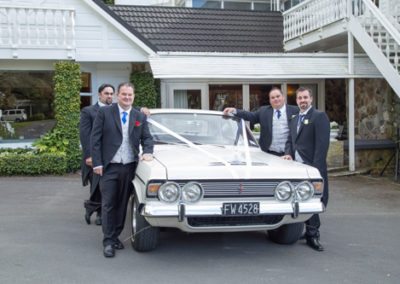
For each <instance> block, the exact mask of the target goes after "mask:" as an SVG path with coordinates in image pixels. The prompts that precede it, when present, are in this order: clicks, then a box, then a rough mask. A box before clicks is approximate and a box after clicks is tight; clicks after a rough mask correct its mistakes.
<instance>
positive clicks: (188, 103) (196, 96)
mask: <svg viewBox="0 0 400 284" xmlns="http://www.w3.org/2000/svg"><path fill="white" fill-rule="evenodd" d="M174 108H186V109H201V90H177V89H175V90H174Z"/></svg>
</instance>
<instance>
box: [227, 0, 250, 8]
mask: <svg viewBox="0 0 400 284" xmlns="http://www.w3.org/2000/svg"><path fill="white" fill-rule="evenodd" d="M224 9H231V10H251V3H243V2H233V1H224Z"/></svg>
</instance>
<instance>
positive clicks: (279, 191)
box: [275, 181, 293, 201]
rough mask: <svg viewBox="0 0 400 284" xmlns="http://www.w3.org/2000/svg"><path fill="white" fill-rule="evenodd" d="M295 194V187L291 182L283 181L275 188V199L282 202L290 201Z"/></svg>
mask: <svg viewBox="0 0 400 284" xmlns="http://www.w3.org/2000/svg"><path fill="white" fill-rule="evenodd" d="M292 194H293V185H292V184H291V183H290V182H289V181H283V182H281V183H280V184H278V185H277V187H276V188H275V198H276V199H278V200H280V201H286V200H288V199H289V198H290V197H291V196H292Z"/></svg>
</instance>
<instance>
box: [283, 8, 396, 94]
mask: <svg viewBox="0 0 400 284" xmlns="http://www.w3.org/2000/svg"><path fill="white" fill-rule="evenodd" d="M390 2H391V3H390ZM381 3H385V4H386V6H385V5H383V6H384V7H385V9H384V10H382V11H381V10H380V9H379V8H378V7H377V6H376V5H375V4H374V2H373V1H372V0H308V1H305V2H302V3H301V4H299V5H297V6H295V7H293V8H292V9H290V10H288V11H286V12H284V13H283V17H284V41H285V46H287V47H290V44H289V42H291V41H294V40H300V44H302V39H303V38H305V37H308V38H310V39H312V38H314V39H317V40H315V41H318V38H319V40H321V39H322V38H324V37H327V36H331V37H334V36H335V33H337V34H340V33H341V34H343V33H344V31H345V30H348V31H350V32H351V34H352V35H353V36H354V38H356V40H357V42H358V43H359V44H360V45H361V47H362V48H363V49H364V51H365V53H366V54H367V55H368V56H369V58H370V59H371V61H372V62H373V63H374V64H375V66H376V67H377V69H378V70H379V71H380V72H381V73H382V75H383V76H384V77H385V79H386V81H387V82H388V83H389V84H390V85H391V87H392V89H393V90H394V91H395V92H396V93H397V95H398V96H399V97H400V73H399V72H400V1H396V0H386V1H384V0H381ZM384 12H385V13H384ZM313 34H317V35H318V37H316V36H314V37H313ZM311 41H312V40H309V42H310V43H311Z"/></svg>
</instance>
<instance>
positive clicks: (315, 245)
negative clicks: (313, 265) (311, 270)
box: [307, 237, 324, 251]
mask: <svg viewBox="0 0 400 284" xmlns="http://www.w3.org/2000/svg"><path fill="white" fill-rule="evenodd" d="M307 245H308V246H309V247H311V248H312V249H314V250H316V251H323V250H324V247H323V246H322V245H321V244H320V242H319V239H318V238H317V237H308V238H307Z"/></svg>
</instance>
